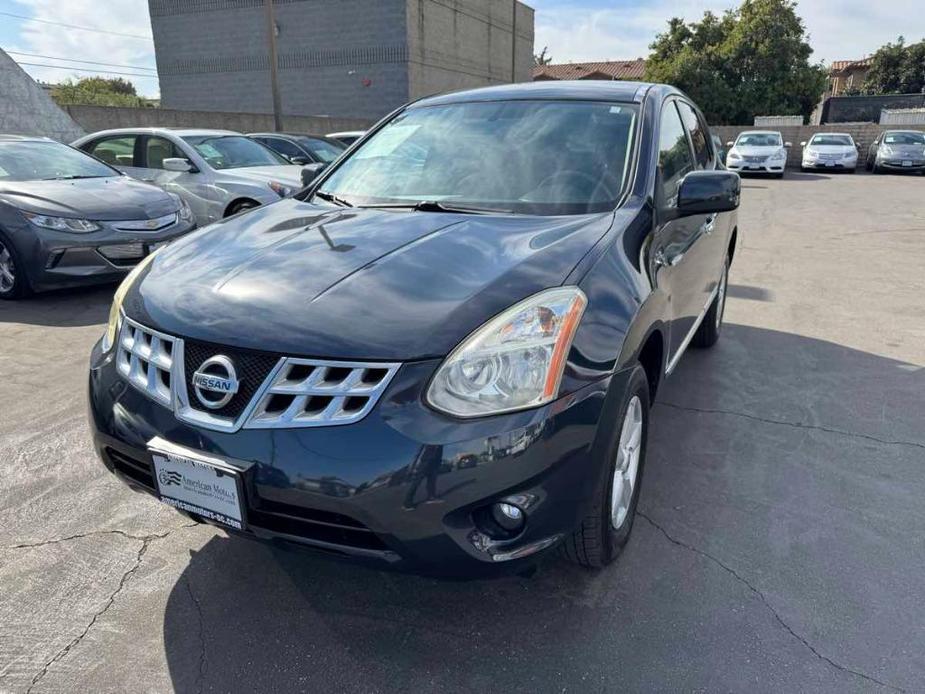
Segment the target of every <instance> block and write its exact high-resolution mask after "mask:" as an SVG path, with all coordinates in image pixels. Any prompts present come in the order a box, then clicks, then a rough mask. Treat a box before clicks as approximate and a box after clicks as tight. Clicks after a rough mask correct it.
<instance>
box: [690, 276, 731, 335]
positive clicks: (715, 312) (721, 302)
mask: <svg viewBox="0 0 925 694" xmlns="http://www.w3.org/2000/svg"><path fill="white" fill-rule="evenodd" d="M728 286H729V260H728V259H727V260H726V263H725V265H723V274H722V275H721V276H720V278H719V287H718V289H717V291H716V296H715V297H714V298H713V303H712V304H710V308H709V309H707V312H706V314H704V316H703V320H702V321H701V322H700V327H698V328H697V332H695V333H694V338H693V339H692V340H691V346H692V347H697V348H699V349H706V348H708V347H712V346H713V345H715V344H716V341H717V340H719V334H720V332H721V331H722V329H723V313H724V312H725V310H726V288H727V287H728Z"/></svg>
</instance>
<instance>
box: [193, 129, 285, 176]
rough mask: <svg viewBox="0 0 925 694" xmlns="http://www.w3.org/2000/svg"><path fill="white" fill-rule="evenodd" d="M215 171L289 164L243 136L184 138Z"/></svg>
mask: <svg viewBox="0 0 925 694" xmlns="http://www.w3.org/2000/svg"><path fill="white" fill-rule="evenodd" d="M183 139H184V140H185V141H186V142H188V143H190V144H191V145H192V146H193V147H195V148H196V151H197V152H199V155H200V156H201V157H202V158H203V159H205V160H206V163H207V164H208V165H209V166H211V167H212V168H213V169H242V168H244V167H247V166H280V165H283V164H289V162H288V161H286V160H285V159H284V158H283V157H281V156H280V155H278V154H277V153H276V152H274V151H273V150H271V149H270V148H269V147H265V146H264V145H262V144H260V143H259V142H255V141H254V140H251V139H250V138H249V137H244V136H243V135H196V136H190V137H184V138H183Z"/></svg>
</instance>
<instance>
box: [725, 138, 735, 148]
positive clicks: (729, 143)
mask: <svg viewBox="0 0 925 694" xmlns="http://www.w3.org/2000/svg"><path fill="white" fill-rule="evenodd" d="M734 144H735V143H734V142H732V141H731V140H730V141H729V142H727V143H726V146H727V147H732V145H734Z"/></svg>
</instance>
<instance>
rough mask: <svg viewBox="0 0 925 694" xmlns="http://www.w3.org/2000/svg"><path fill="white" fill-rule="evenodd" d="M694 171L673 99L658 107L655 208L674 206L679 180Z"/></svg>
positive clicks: (675, 204)
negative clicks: (659, 114) (660, 108)
mask: <svg viewBox="0 0 925 694" xmlns="http://www.w3.org/2000/svg"><path fill="white" fill-rule="evenodd" d="M693 170H694V158H693V156H692V155H691V148H690V145H689V144H688V141H687V134H686V133H685V132H684V125H683V124H682V123H681V116H680V115H678V109H677V106H676V105H675V102H673V101H672V102H669V103H667V104H665V105H664V106H663V107H662V116H661V120H660V122H659V128H658V176H657V178H656V183H655V203H656V205H657V206H658V208H659V209H668V208H672V207H676V206H677V204H678V189H679V188H680V186H681V180H682V179H683V178H684V177H685V176H686V175H687V174H688V173H690V172H691V171H693Z"/></svg>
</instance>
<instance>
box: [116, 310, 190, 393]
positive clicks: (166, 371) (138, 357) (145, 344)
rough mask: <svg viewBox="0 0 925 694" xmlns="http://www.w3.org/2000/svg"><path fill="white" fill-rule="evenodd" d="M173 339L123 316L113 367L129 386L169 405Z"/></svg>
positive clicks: (173, 349)
mask: <svg viewBox="0 0 925 694" xmlns="http://www.w3.org/2000/svg"><path fill="white" fill-rule="evenodd" d="M176 342H177V341H176V339H175V338H172V337H170V336H169V335H165V334H164V333H159V332H157V331H155V330H151V329H150V328H144V327H142V326H141V325H139V324H138V323H136V322H134V321H132V320H129V319H128V318H125V317H124V316H123V318H122V325H121V327H120V328H119V339H118V342H117V345H116V368H117V369H118V370H119V373H120V374H122V376H123V377H124V378H125V379H126V380H127V381H128V382H129V383H131V384H132V385H133V386H135V387H136V388H138V390H140V391H142V392H143V393H145V394H146V395H148V396H149V397H151V398H152V399H154V400H156V401H157V402H159V403H161V404H162V405H165V406H167V407H171V406H172V405H173V365H174V358H173V357H174V354H175V347H176Z"/></svg>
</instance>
